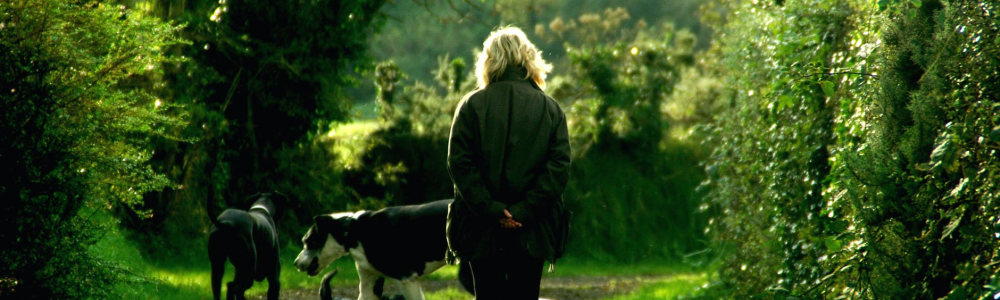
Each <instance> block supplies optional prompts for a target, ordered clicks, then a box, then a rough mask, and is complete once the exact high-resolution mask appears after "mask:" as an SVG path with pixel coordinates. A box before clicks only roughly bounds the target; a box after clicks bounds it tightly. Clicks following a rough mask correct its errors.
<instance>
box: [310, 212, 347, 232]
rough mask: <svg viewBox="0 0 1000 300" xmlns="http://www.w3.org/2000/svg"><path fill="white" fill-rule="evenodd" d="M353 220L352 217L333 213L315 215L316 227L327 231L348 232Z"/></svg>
mask: <svg viewBox="0 0 1000 300" xmlns="http://www.w3.org/2000/svg"><path fill="white" fill-rule="evenodd" d="M352 221H354V218H352V217H334V216H331V215H317V216H315V217H313V222H314V223H316V227H319V229H320V230H323V231H326V232H331V231H337V232H346V231H347V227H349V226H351V222H352Z"/></svg>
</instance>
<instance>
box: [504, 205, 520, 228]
mask: <svg viewBox="0 0 1000 300" xmlns="http://www.w3.org/2000/svg"><path fill="white" fill-rule="evenodd" d="M503 215H504V216H505V218H501V219H500V227H503V228H507V229H515V228H521V222H518V221H515V220H514V216H512V215H510V212H509V211H507V210H506V209H505V210H503Z"/></svg>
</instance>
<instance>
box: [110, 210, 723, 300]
mask: <svg viewBox="0 0 1000 300" xmlns="http://www.w3.org/2000/svg"><path fill="white" fill-rule="evenodd" d="M191 243H192V244H194V245H199V244H200V245H204V241H192V242H191ZM138 249H139V247H137V246H136V244H135V242H133V241H130V240H129V239H127V238H125V237H124V236H123V235H122V234H121V233H120V232H119V230H118V229H116V228H113V229H112V230H110V231H109V232H108V234H107V235H106V236H105V238H104V239H103V240H102V241H101V242H99V243H98V244H97V245H94V246H93V247H92V249H91V251H92V253H94V254H95V255H96V256H98V257H99V258H101V259H104V260H107V261H115V262H118V263H120V264H122V265H125V266H128V267H129V268H130V269H131V270H132V271H134V272H135V273H136V274H144V276H145V277H146V279H144V280H140V282H139V283H138V284H136V283H134V282H131V283H122V284H119V285H118V286H115V287H113V288H114V289H116V291H118V292H119V293H120V294H121V295H123V297H124V298H126V299H162V300H173V299H211V297H212V295H211V290H210V287H209V285H210V280H211V279H210V277H209V272H210V270H209V266H208V261H207V258H204V257H202V255H197V254H198V253H201V252H202V251H201V250H202V249H204V247H198V246H194V247H193V249H195V250H192V252H198V253H176V255H165V256H163V257H160V258H150V257H148V256H147V255H144V253H142V252H140V251H139V250H138ZM298 251H299V249H297V248H294V247H291V246H289V247H286V248H285V249H282V254H281V256H282V257H281V261H282V271H281V283H282V289H307V290H312V289H316V288H318V285H319V276H317V277H309V276H307V275H305V274H304V273H301V272H298V271H297V270H295V268H294V266H292V264H291V261H293V260H294V259H295V256H296V255H297V254H298ZM334 268H337V269H338V270H339V272H340V273H339V274H338V275H337V276H336V277H334V279H333V281H332V284H333V285H356V284H357V280H358V279H357V278H358V276H357V271H356V270H355V268H354V262H353V260H351V259H349V258H341V259H338V260H337V261H335V262H334V264H333V265H331V266H330V267H328V268H327V269H326V271H327V272H328V271H331V270H333V269H334ZM233 274H234V270H233V268H232V265H229V264H227V268H226V275H225V277H224V278H223V282H228V281H229V280H231V279H232V276H233ZM457 274H458V268H457V267H454V266H446V267H444V268H443V269H441V270H438V271H437V272H434V273H432V274H430V275H428V277H427V279H428V280H455V278H456V277H457ZM670 274H676V275H672V276H669V275H670ZM545 276H556V277H574V276H608V277H616V276H653V277H652V278H653V279H649V281H647V282H643V283H642V286H641V287H640V288H639V289H638V290H637V291H635V292H634V293H633V294H630V295H626V296H621V297H617V298H612V299H613V300H627V299H671V298H674V297H675V296H676V295H683V294H687V293H689V292H691V291H693V290H694V289H695V288H697V287H698V286H701V285H702V284H704V283H705V282H706V281H707V280H706V277H705V275H703V274H699V273H697V271H696V270H692V269H691V268H690V267H686V266H678V265H676V264H668V263H645V264H641V265H622V264H609V263H599V262H593V261H584V260H578V259H574V258H572V257H570V258H566V259H563V260H560V261H559V263H558V264H557V265H556V273H555V274H546V275H545ZM267 285H268V284H267V282H266V281H265V282H259V283H255V284H254V286H253V288H251V289H250V290H248V291H247V296H253V295H264V294H266V292H267ZM426 296H427V299H437V300H458V299H462V300H468V299H470V297H469V295H468V294H467V293H465V292H464V291H462V290H461V289H459V288H446V289H442V290H438V291H434V292H427V293H426Z"/></svg>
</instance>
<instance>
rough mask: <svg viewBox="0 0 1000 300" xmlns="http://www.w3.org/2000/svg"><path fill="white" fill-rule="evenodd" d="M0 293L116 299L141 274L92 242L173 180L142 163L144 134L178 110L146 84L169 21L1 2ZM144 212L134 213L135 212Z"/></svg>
mask: <svg viewBox="0 0 1000 300" xmlns="http://www.w3.org/2000/svg"><path fill="white" fill-rule="evenodd" d="M0 16H2V17H0V87H3V92H2V93H0V111H3V112H4V113H5V115H6V118H5V120H4V121H3V122H0V131H2V132H4V134H3V135H0V157H3V159H0V172H2V173H3V174H5V176H6V177H5V178H6V179H5V180H4V181H3V182H0V198H2V199H4V203H5V205H4V206H5V209H6V212H5V213H6V214H8V216H7V217H5V218H0V240H3V241H4V243H3V245H2V246H0V252H3V255H2V256H0V274H2V275H0V296H2V297H4V298H20V299H25V298H40V299H49V298H59V299H76V298H91V297H100V298H113V297H115V296H114V295H109V293H110V292H111V291H110V290H109V289H108V288H107V287H108V286H109V285H112V284H114V283H117V282H122V281H126V282H127V281H134V280H139V278H138V277H137V276H136V275H134V274H131V273H130V271H129V269H128V268H126V267H123V266H119V265H117V264H115V263H113V262H105V261H99V260H97V259H95V258H94V257H93V256H91V254H90V253H89V252H88V247H89V246H90V245H93V244H94V243H95V242H96V241H97V240H98V239H99V238H100V237H101V236H102V232H103V231H104V230H105V229H106V228H107V226H109V225H110V224H107V223H105V222H98V221H96V220H92V219H91V216H93V215H94V214H95V213H97V212H98V211H99V210H106V209H122V210H131V209H132V208H135V207H138V206H140V205H141V204H142V194H143V193H147V192H151V191H157V190H160V189H163V188H164V187H166V186H168V185H169V181H168V180H167V179H166V178H165V177H164V176H163V175H161V174H157V173H155V172H154V171H153V170H152V169H151V168H150V167H149V166H148V165H147V164H146V162H147V161H148V160H149V159H150V156H151V151H150V149H149V148H148V147H147V146H146V145H145V144H146V143H147V142H148V141H149V139H150V138H151V137H154V136H159V137H163V138H171V136H170V135H169V134H168V132H170V130H171V129H172V128H174V127H176V126H180V125H181V124H180V119H177V118H173V117H167V116H165V115H164V114H163V113H162V111H163V110H165V109H167V107H168V106H167V105H164V104H163V103H162V102H161V101H160V100H159V99H156V98H155V97H154V96H153V94H152V84H150V82H156V80H157V78H158V76H159V74H160V71H161V70H160V65H161V63H165V62H175V61H176V60H175V59H169V58H167V57H165V56H164V54H163V53H162V52H161V51H162V50H163V49H165V48H166V47H168V46H169V45H171V44H174V43H176V42H177V41H178V40H177V38H176V35H175V32H176V31H177V28H175V27H173V26H169V25H166V24H163V23H162V22H159V21H157V20H155V19H151V18H147V17H144V16H143V15H142V14H137V13H135V12H133V11H131V10H126V9H124V7H115V6H108V5H104V4H99V3H92V4H82V3H75V2H67V1H48V0H32V1H19V2H4V3H0ZM140 213H141V212H140Z"/></svg>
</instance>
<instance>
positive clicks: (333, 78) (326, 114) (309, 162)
mask: <svg viewBox="0 0 1000 300" xmlns="http://www.w3.org/2000/svg"><path fill="white" fill-rule="evenodd" d="M383 4H384V1H333V0H330V1H307V2H301V1H277V2H274V1H270V2H259V1H242V0H238V1H221V2H216V1H173V0H160V1H153V2H151V3H148V4H147V3H142V2H140V3H137V4H136V5H137V6H140V7H148V9H149V13H150V14H153V15H156V16H159V17H161V18H164V19H168V20H177V21H181V22H185V23H187V24H188V26H187V27H186V28H185V30H184V31H183V36H184V37H186V38H187V39H189V40H191V41H192V43H191V44H190V45H186V46H182V47H177V48H174V49H171V51H173V52H175V53H177V54H178V55H183V56H185V57H188V58H189V60H188V62H186V63H182V64H175V65H172V66H170V68H169V70H168V72H167V74H166V79H167V81H168V82H167V83H166V87H167V92H166V93H165V94H164V96H163V99H164V100H163V101H164V102H167V103H173V104H177V105H183V106H184V107H185V108H186V111H188V112H189V113H190V114H191V116H192V117H191V126H188V127H186V128H183V129H180V130H178V131H179V132H183V133H186V134H190V135H192V136H197V137H199V138H200V139H199V140H198V142H197V143H193V144H184V143H174V142H171V141H157V143H156V147H157V148H158V150H159V151H158V152H157V154H158V155H157V156H156V157H155V158H154V161H155V164H156V166H157V168H159V169H161V170H162V171H163V172H164V173H167V174H168V175H169V176H170V179H172V180H174V181H175V182H177V183H178V188H177V189H172V190H167V191H165V192H163V193H158V194H150V195H147V201H146V207H147V208H148V209H150V210H152V211H154V212H155V213H154V217H153V218H148V219H141V220H140V219H135V218H132V219H130V221H132V222H130V223H128V224H129V225H130V227H132V228H135V229H137V230H136V232H156V233H157V234H156V235H149V236H150V237H154V238H155V237H156V236H163V237H164V238H165V239H176V238H178V237H182V238H186V237H187V236H189V235H192V234H194V233H196V232H200V231H202V230H204V228H205V227H206V226H208V222H207V221H208V218H209V217H208V216H207V215H206V214H205V212H204V211H205V209H204V208H205V205H206V203H205V202H206V201H211V202H212V203H209V204H208V205H209V207H211V208H217V207H239V208H246V207H248V206H249V204H250V203H246V202H245V201H244V199H245V197H246V196H247V195H251V194H254V193H257V192H261V191H270V190H280V191H282V192H284V193H286V194H287V195H289V196H290V198H291V199H292V200H293V204H292V205H291V206H290V207H284V208H283V209H288V210H283V212H291V213H281V214H280V215H279V216H278V217H277V218H276V219H277V222H278V223H279V228H281V229H282V230H284V231H286V233H287V234H288V235H289V236H294V235H297V234H299V233H298V229H300V227H301V226H302V225H301V224H300V222H299V220H300V219H302V220H306V219H310V218H311V217H312V216H311V215H310V214H311V213H313V212H314V211H307V209H316V208H317V207H322V204H323V203H329V202H330V201H331V199H332V197H337V196H338V195H339V194H336V193H335V190H336V188H335V187H332V186H327V184H328V182H326V181H324V180H336V178H338V177H337V176H339V174H336V173H328V172H326V171H327V169H325V168H326V167H328V166H329V163H328V161H325V160H324V159H325V155H326V154H325V153H323V152H322V151H320V150H321V148H320V146H318V145H317V144H316V143H317V141H316V140H315V139H317V138H319V137H321V136H323V135H324V134H325V132H326V131H327V130H329V129H330V127H331V126H332V125H333V124H335V123H336V122H342V121H345V120H347V119H348V117H349V115H348V109H349V107H350V100H348V99H346V98H345V92H344V90H345V87H347V86H350V85H352V84H356V83H357V82H356V81H357V79H356V76H355V75H354V74H355V73H356V69H361V68H364V67H365V66H367V65H368V61H369V60H368V58H367V51H366V49H367V41H368V38H369V37H370V36H372V35H373V34H374V33H376V32H377V30H378V28H379V27H380V26H381V24H382V22H383V15H382V14H381V13H379V10H380V8H381V7H382V5H383ZM315 151H319V152H315ZM312 175H315V176H312ZM210 187H211V188H210ZM213 196H217V197H213ZM212 199H220V201H212ZM219 211H221V210H219ZM213 217H214V216H213ZM147 230H149V231H147ZM290 240H294V239H290ZM153 244H155V243H153Z"/></svg>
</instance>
